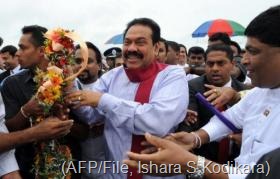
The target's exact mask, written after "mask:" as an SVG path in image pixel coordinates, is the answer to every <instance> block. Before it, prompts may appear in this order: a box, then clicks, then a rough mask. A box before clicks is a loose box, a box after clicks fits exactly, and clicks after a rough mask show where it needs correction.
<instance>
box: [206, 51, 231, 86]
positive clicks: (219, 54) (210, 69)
mask: <svg viewBox="0 0 280 179" xmlns="http://www.w3.org/2000/svg"><path fill="white" fill-rule="evenodd" d="M232 69H233V63H232V62H231V61H230V59H229V58H228V57H227V54H226V52H224V51H211V52H209V53H208V54H207V57H206V67H205V73H206V78H207V80H208V81H209V83H210V84H212V85H215V86H219V87H221V86H224V85H225V84H226V83H227V82H229V80H230V72H231V71H232Z"/></svg>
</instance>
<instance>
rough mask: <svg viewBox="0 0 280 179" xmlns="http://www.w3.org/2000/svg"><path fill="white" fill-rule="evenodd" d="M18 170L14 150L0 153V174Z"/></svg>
mask: <svg viewBox="0 0 280 179" xmlns="http://www.w3.org/2000/svg"><path fill="white" fill-rule="evenodd" d="M17 170H19V167H18V164H17V161H16V158H15V155H14V150H10V151H7V152H5V153H2V154H1V155H0V176H3V175H5V174H8V173H11V172H13V171H17Z"/></svg>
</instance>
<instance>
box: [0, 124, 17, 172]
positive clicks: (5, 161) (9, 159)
mask: <svg viewBox="0 0 280 179" xmlns="http://www.w3.org/2000/svg"><path fill="white" fill-rule="evenodd" d="M0 132H1V133H8V129H7V127H6V125H5V123H4V119H0ZM16 170H19V168H18V164H17V161H16V158H15V150H9V151H7V152H4V153H1V154H0V177H1V176H3V175H5V174H7V173H10V172H13V171H16Z"/></svg>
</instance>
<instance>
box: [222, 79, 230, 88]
mask: <svg viewBox="0 0 280 179" xmlns="http://www.w3.org/2000/svg"><path fill="white" fill-rule="evenodd" d="M231 82H232V80H231V78H229V81H228V82H227V83H226V84H225V85H224V86H223V87H231Z"/></svg>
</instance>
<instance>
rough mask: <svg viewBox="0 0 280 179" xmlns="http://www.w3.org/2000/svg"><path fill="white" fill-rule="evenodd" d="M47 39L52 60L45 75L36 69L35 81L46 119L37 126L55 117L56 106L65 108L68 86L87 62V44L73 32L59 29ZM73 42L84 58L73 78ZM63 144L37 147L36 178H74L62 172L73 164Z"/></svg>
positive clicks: (48, 51)
mask: <svg viewBox="0 0 280 179" xmlns="http://www.w3.org/2000/svg"><path fill="white" fill-rule="evenodd" d="M45 37H46V40H45V43H44V44H45V54H46V56H47V57H48V59H49V64H48V67H47V70H46V71H43V70H40V69H36V75H35V77H34V81H35V82H36V83H37V89H38V90H37V93H36V95H35V97H36V99H37V100H38V102H39V104H40V105H41V106H42V107H43V109H44V115H42V116H38V117H37V118H36V120H35V121H33V123H34V124H37V123H39V122H41V121H42V120H44V119H45V118H47V117H49V116H55V115H56V112H57V109H56V105H55V104H57V103H59V104H63V90H64V88H65V87H66V86H67V82H69V81H71V80H73V79H74V78H75V77H76V76H77V75H78V74H79V73H80V72H81V71H82V70H83V69H84V68H85V66H86V64H87V58H88V54H87V48H86V45H85V43H84V42H83V41H82V40H81V39H80V38H79V37H78V35H77V34H75V33H74V32H73V31H68V30H64V29H61V28H58V29H54V30H51V31H48V32H47V33H46V34H45ZM74 41H78V42H79V44H80V46H81V49H82V55H83V57H84V61H83V64H82V67H81V69H80V70H79V72H77V73H76V74H73V71H72V67H71V66H72V65H74V64H75V61H74V59H75V57H74ZM66 120H67V119H66ZM62 143H63V141H62V139H54V140H50V141H44V142H39V143H37V144H36V149H37V150H36V156H35V159H34V165H33V171H34V172H35V175H36V178H40V179H50V178H51V179H61V178H71V174H70V173H68V174H67V175H66V176H64V175H63V172H62V168H61V167H62V164H63V163H64V162H66V165H65V166H64V167H67V163H69V162H70V161H71V160H72V154H71V151H70V149H69V147H68V146H67V145H63V144H62Z"/></svg>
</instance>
